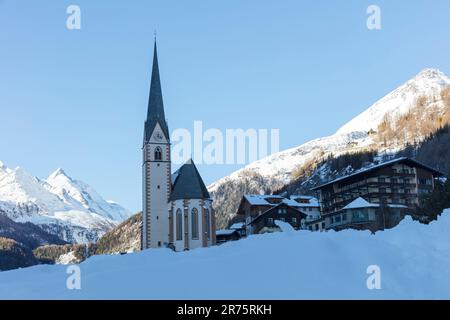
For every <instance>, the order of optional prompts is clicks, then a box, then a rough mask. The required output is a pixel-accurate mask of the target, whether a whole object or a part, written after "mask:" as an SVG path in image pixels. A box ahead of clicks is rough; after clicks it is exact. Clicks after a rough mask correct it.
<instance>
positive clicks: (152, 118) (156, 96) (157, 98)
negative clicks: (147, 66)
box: [144, 36, 169, 143]
mask: <svg viewBox="0 0 450 320" xmlns="http://www.w3.org/2000/svg"><path fill="white" fill-rule="evenodd" d="M157 123H159V125H160V127H161V129H162V131H163V134H164V135H165V136H166V139H167V140H169V129H168V127H167V123H166V118H165V115H164V104H163V97H162V90H161V80H160V77H159V66H158V53H157V48H156V36H155V45H154V49H153V68H152V80H151V84H150V96H149V99H148V111H147V121H146V122H145V134H144V143H146V142H148V141H149V140H150V137H151V134H152V133H153V131H154V129H155V127H156V124H157Z"/></svg>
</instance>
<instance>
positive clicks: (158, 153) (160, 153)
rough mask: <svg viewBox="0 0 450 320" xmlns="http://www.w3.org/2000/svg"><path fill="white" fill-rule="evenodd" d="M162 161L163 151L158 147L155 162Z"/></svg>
mask: <svg viewBox="0 0 450 320" xmlns="http://www.w3.org/2000/svg"><path fill="white" fill-rule="evenodd" d="M161 160H162V150H161V148H160V147H156V149H155V161H161Z"/></svg>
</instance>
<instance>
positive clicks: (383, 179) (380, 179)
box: [378, 177, 386, 182]
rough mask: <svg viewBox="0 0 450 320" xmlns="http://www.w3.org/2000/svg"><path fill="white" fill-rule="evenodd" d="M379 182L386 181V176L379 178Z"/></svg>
mask: <svg viewBox="0 0 450 320" xmlns="http://www.w3.org/2000/svg"><path fill="white" fill-rule="evenodd" d="M378 182H386V179H385V178H381V177H380V178H378Z"/></svg>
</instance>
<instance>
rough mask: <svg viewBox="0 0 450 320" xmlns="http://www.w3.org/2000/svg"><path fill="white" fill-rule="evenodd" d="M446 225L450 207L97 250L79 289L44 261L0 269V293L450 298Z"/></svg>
mask: <svg viewBox="0 0 450 320" xmlns="http://www.w3.org/2000/svg"><path fill="white" fill-rule="evenodd" d="M449 230H450V210H449V209H448V210H446V212H444V214H443V215H442V216H441V217H440V219H439V221H437V222H433V223H431V224H430V225H421V224H419V223H417V222H413V221H412V220H411V219H410V218H407V219H405V220H404V221H403V222H402V223H401V224H400V225H399V226H398V227H397V228H394V229H391V230H387V231H384V232H378V233H377V234H375V235H371V234H370V232H367V231H354V230H345V231H342V232H327V233H324V232H309V231H294V232H288V233H286V232H278V233H271V234H264V235H254V236H250V237H248V238H247V239H244V240H240V241H234V242H229V243H225V244H223V245H221V246H216V247H212V248H202V249H196V250H193V251H190V252H180V253H174V252H172V251H170V250H168V249H157V250H155V249H150V250H147V251H144V252H138V253H133V254H127V255H122V256H121V255H110V256H96V257H93V258H90V259H88V260H87V261H85V262H84V263H81V264H80V268H81V290H68V289H66V281H67V277H68V276H69V275H67V274H66V270H67V266H63V265H53V266H45V265H41V266H35V267H31V268H27V269H21V270H14V271H8V272H2V273H0V284H1V285H0V298H1V299H12V298H19V299H29V298H36V299H119V298H123V299H331V298H339V299H350V298H355V299H435V298H445V299H449V298H450V241H449V240H450V233H449ZM237 264H239V270H245V271H244V273H242V272H241V271H237V270H236V268H235V266H236V265H237ZM370 265H377V266H379V267H380V270H381V289H379V290H377V289H374V290H369V289H368V288H367V285H366V283H367V278H368V277H369V275H368V274H367V272H366V271H367V267H368V266H370ZM235 270H236V271H235Z"/></svg>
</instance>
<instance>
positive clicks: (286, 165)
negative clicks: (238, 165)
mask: <svg viewBox="0 0 450 320" xmlns="http://www.w3.org/2000/svg"><path fill="white" fill-rule="evenodd" d="M449 85H450V79H449V78H448V77H447V76H446V75H445V74H443V73H442V72H440V71H439V70H435V69H425V70H423V71H422V72H420V73H419V74H417V75H416V76H415V77H414V78H412V79H411V80H409V81H407V82H406V83H405V84H403V85H401V86H400V87H398V88H397V89H395V90H394V91H392V92H391V93H389V94H388V95H386V96H385V97H384V98H382V99H381V100H379V101H377V102H376V103H374V104H373V105H372V106H371V107H369V108H368V109H367V110H366V111H365V112H363V113H362V114H360V115H359V116H357V117H355V118H354V119H352V120H351V121H349V122H348V123H347V124H345V125H344V126H342V127H341V128H340V129H339V130H338V131H337V132H336V133H335V134H334V135H331V136H328V137H323V138H319V139H315V140H312V141H309V142H307V143H304V144H302V145H300V146H298V147H295V148H291V149H288V150H284V151H281V152H278V153H276V154H272V155H270V156H268V157H266V158H263V159H261V160H258V161H255V162H253V163H250V164H249V165H247V166H246V167H244V168H242V169H240V170H238V171H236V172H234V173H232V174H230V175H229V176H227V177H224V178H222V179H220V180H218V181H216V182H214V183H213V184H211V185H209V186H208V190H209V191H210V193H211V194H212V195H213V197H214V200H215V202H214V203H215V204H214V207H215V209H216V212H217V213H218V222H219V224H220V227H225V226H226V222H227V221H228V220H229V219H230V217H231V216H232V215H233V214H234V213H235V210H236V206H237V203H235V202H236V201H234V200H233V201H230V200H229V199H240V197H241V195H240V194H237V195H232V194H230V193H233V192H236V190H239V192H240V191H241V190H250V191H251V192H252V193H258V192H262V191H264V190H267V189H271V190H277V189H279V188H280V187H283V186H284V185H286V184H288V183H289V182H290V181H291V179H292V173H293V172H295V170H298V169H299V168H302V167H303V166H305V165H308V164H310V163H314V162H315V163H317V162H319V161H320V160H321V159H323V158H325V157H327V156H329V155H331V154H333V156H335V157H336V156H339V155H342V154H347V153H353V152H357V151H361V150H365V149H372V150H377V151H379V152H380V153H393V152H394V151H398V150H399V149H401V148H402V147H403V146H404V145H405V144H406V143H408V142H413V141H414V142H417V141H416V140H415V139H416V137H415V136H414V137H408V136H407V135H404V137H405V138H404V139H403V140H404V141H399V142H398V144H397V145H395V146H389V147H385V146H383V145H382V144H381V143H380V138H379V137H378V138H377V137H376V135H373V134H370V133H371V132H370V131H371V129H375V130H376V129H377V127H378V125H380V124H381V123H382V122H383V120H384V119H386V118H388V119H390V120H396V119H397V118H398V117H400V116H402V115H404V114H405V113H406V112H408V111H409V110H412V109H413V108H414V107H415V106H417V101H419V100H420V99H422V98H424V97H425V98H426V101H425V106H424V108H423V110H421V116H422V117H424V118H425V119H427V118H430V119H433V118H436V117H437V115H436V114H434V113H436V110H440V109H441V110H442V108H443V107H444V103H443V101H442V98H441V92H442V91H443V90H444V89H445V88H446V87H447V86H449ZM376 138H377V139H378V140H376ZM422 138H424V137H422ZM408 139H410V140H411V141H410V140H408ZM250 175H254V176H257V177H258V180H259V181H260V183H255V182H247V181H246V180H249V176H250ZM324 178H326V177H324ZM250 179H251V177H250ZM247 192H248V191H247ZM237 201H239V200H237ZM231 202H233V203H231ZM224 208H225V209H224Z"/></svg>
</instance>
